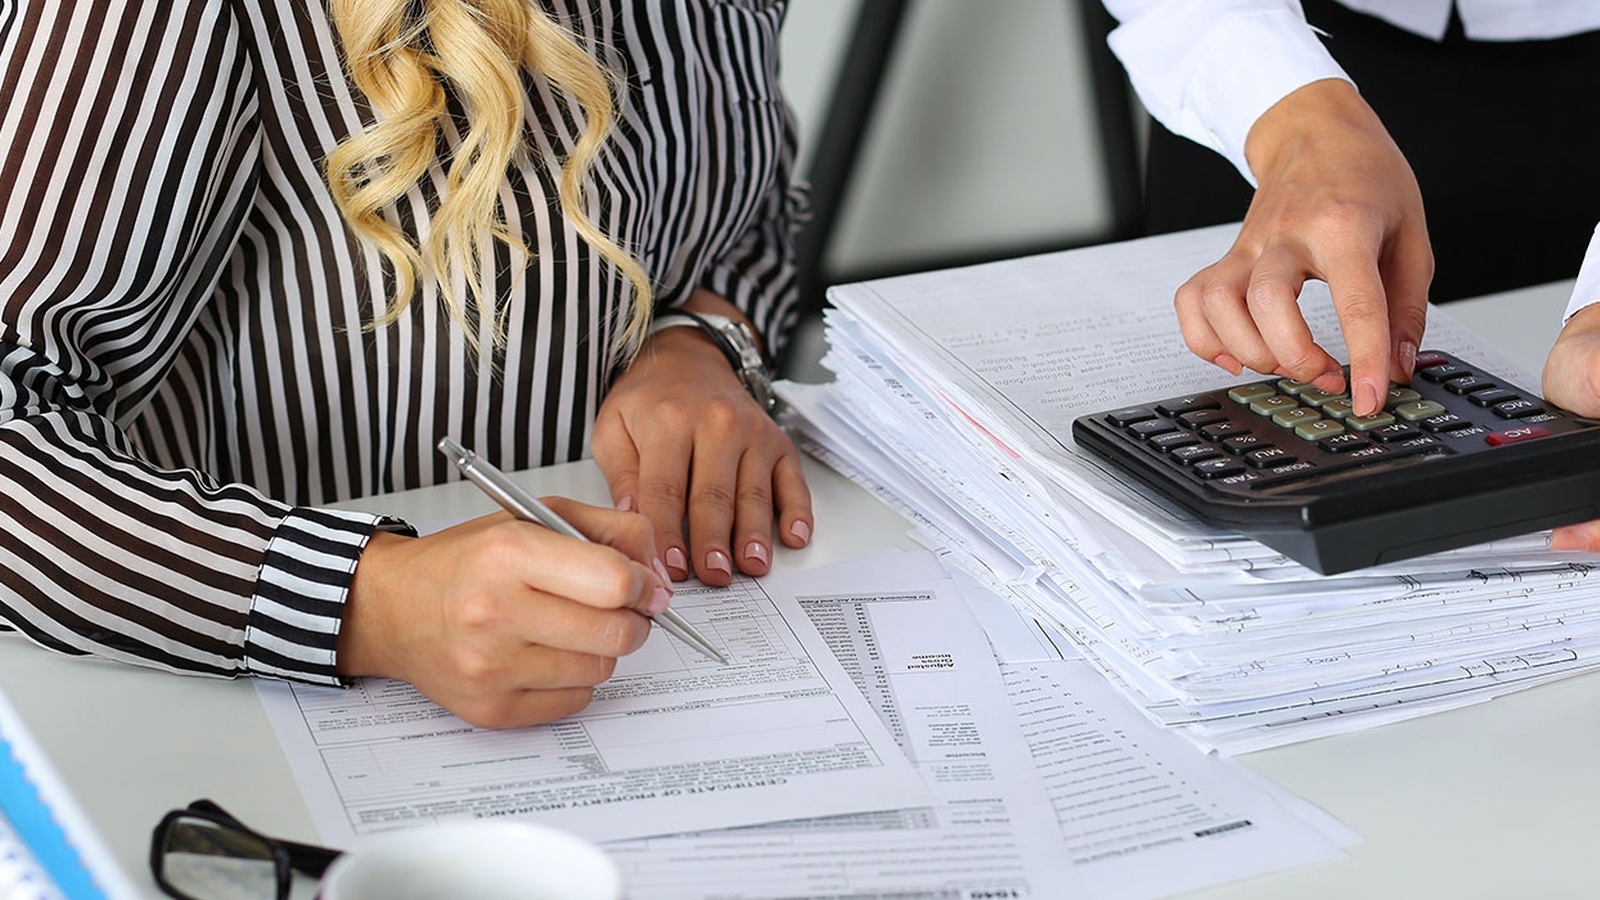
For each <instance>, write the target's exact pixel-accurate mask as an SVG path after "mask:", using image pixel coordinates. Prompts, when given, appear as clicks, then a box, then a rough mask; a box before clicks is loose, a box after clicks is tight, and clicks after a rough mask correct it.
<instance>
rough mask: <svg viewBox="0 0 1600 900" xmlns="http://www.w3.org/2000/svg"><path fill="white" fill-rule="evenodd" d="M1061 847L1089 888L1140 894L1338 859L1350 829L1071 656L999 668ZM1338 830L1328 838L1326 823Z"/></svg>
mask: <svg viewBox="0 0 1600 900" xmlns="http://www.w3.org/2000/svg"><path fill="white" fill-rule="evenodd" d="M1005 676H1006V685H1007V687H1008V688H1009V689H1010V691H1011V696H1012V699H1013V701H1014V702H1015V703H1016V706H1017V713H1018V715H1019V716H1020V718H1021V721H1022V726H1023V730H1024V733H1025V734H1026V736H1027V739H1028V743H1029V746H1030V747H1031V748H1032V749H1033V754H1034V762H1035V764H1036V765H1037V766H1038V768H1039V771H1040V773H1041V774H1042V775H1043V776H1044V778H1045V781H1046V783H1047V785H1048V790H1049V794H1050V799H1051V801H1052V802H1053V803H1054V804H1055V805H1056V812H1057V815H1058V816H1059V818H1060V822H1061V829H1062V833H1063V835H1064V836H1065V837H1066V840H1067V844H1068V848H1069V849H1068V852H1069V853H1070V855H1071V858H1072V861H1073V863H1074V864H1075V865H1076V866H1077V867H1078V872H1079V874H1080V875H1081V876H1082V877H1083V879H1084V881H1085V882H1087V883H1088V885H1089V888H1090V891H1091V892H1092V893H1093V894H1094V895H1095V896H1096V897H1103V898H1106V900H1117V898H1120V900H1140V898H1154V897H1163V896H1166V895H1168V894H1174V893H1178V892H1180V891H1190V890H1196V889H1198V888H1201V887H1208V886H1210V885H1214V884H1221V883H1223V882H1227V881H1233V880H1236V879H1239V878H1245V877H1249V876H1251V875H1259V874H1262V873H1265V872H1272V871H1277V870H1280V869H1286V868H1289V867H1291V866H1296V865H1303V864H1305V863H1311V862H1321V861H1324V860H1330V859H1340V858H1342V857H1343V856H1344V852H1343V851H1342V850H1340V849H1339V845H1340V844H1341V843H1343V844H1349V843H1354V842H1355V841H1357V840H1359V838H1358V837H1357V836H1356V835H1355V834H1354V833H1352V832H1349V831H1348V830H1346V829H1344V828H1343V826H1341V825H1339V824H1338V823H1337V822H1335V821H1334V820H1332V819H1331V818H1329V817H1327V816H1326V815H1325V814H1321V813H1316V814H1317V815H1319V816H1320V817H1321V818H1322V819H1323V821H1322V822H1319V823H1318V825H1319V826H1320V827H1314V826H1313V825H1311V824H1307V823H1306V822H1305V821H1302V820H1301V819H1300V818H1299V817H1298V816H1297V815H1296V814H1295V813H1293V812H1291V811H1290V810H1289V809H1287V808H1286V807H1285V806H1284V805H1283V804H1281V803H1280V802H1279V801H1278V800H1277V799H1276V798H1274V797H1273V796H1272V795H1271V794H1269V793H1267V792H1266V791H1263V790H1262V789H1260V788H1259V787H1258V786H1257V785H1258V782H1256V781H1254V780H1247V779H1245V778H1244V777H1241V776H1240V775H1239V774H1238V773H1237V772H1236V771H1234V767H1235V766H1237V765H1238V763H1234V762H1232V761H1230V760H1223V759H1219V758H1217V757H1213V756H1207V755H1204V754H1201V753H1197V752H1196V751H1195V750H1194V748H1193V747H1190V746H1189V745H1188V744H1187V743H1185V742H1184V741H1182V740H1181V739H1180V738H1179V737H1178V736H1177V735H1172V734H1166V733H1163V732H1162V730H1161V728H1160V727H1158V726H1156V725H1153V724H1151V723H1150V722H1149V721H1147V720H1146V719H1144V718H1143V716H1141V715H1140V714H1139V712H1138V710H1136V709H1134V708H1133V707H1132V706H1130V705H1129V704H1128V702H1127V701H1126V700H1125V699H1123V698H1121V697H1119V696H1117V695H1116V693H1115V691H1113V690H1112V689H1111V687H1110V686H1109V685H1108V684H1106V681H1105V679H1103V678H1101V677H1100V675H1099V673H1097V672H1095V671H1094V670H1093V669H1092V668H1090V667H1089V665H1088V664H1086V663H1084V662H1082V661H1081V660H1059V661H1054V662H1032V663H1018V664H1014V665H1009V666H1006V667H1005ZM1328 831H1332V832H1335V833H1337V834H1339V836H1340V838H1341V840H1339V841H1337V842H1336V841H1334V840H1331V839H1330V838H1329V837H1328V836H1327V834H1326V832H1328Z"/></svg>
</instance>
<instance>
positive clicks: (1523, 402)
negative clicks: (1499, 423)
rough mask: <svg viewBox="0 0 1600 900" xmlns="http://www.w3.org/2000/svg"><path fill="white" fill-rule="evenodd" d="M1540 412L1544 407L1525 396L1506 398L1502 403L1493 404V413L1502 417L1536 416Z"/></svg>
mask: <svg viewBox="0 0 1600 900" xmlns="http://www.w3.org/2000/svg"><path fill="white" fill-rule="evenodd" d="M1542 412H1544V407H1542V406H1540V405H1539V404H1537V403H1535V402H1533V401H1532V400H1529V399H1527V398H1526V397H1518V398H1517V399H1515V400H1507V401H1506V402H1504V403H1496V404H1495V405H1494V414H1495V415H1497V416H1499V417H1500V418H1502V419H1520V418H1522V417H1523V416H1536V415H1538V414H1539V413H1542Z"/></svg>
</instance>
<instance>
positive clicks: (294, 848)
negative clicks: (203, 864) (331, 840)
mask: <svg viewBox="0 0 1600 900" xmlns="http://www.w3.org/2000/svg"><path fill="white" fill-rule="evenodd" d="M180 819H201V820H204V821H207V822H211V823H212V824H215V825H220V826H222V827H225V828H230V829H233V830H234V831H237V832H239V833H241V834H245V835H248V836H249V837H252V838H255V839H256V840H258V841H260V842H261V843H263V844H265V845H266V846H267V847H268V848H270V849H271V850H272V866H273V872H274V875H275V876H276V878H277V894H276V896H275V897H274V900H289V888H290V887H291V884H292V873H293V872H304V873H305V874H307V875H310V876H312V877H313V878H320V877H322V873H323V872H326V871H327V870H328V866H330V865H332V863H333V861H334V860H336V859H338V858H339V857H341V856H343V855H344V852H343V851H342V850H334V849H332V848H330V847H318V846H316V845H315V844H301V843H298V842H295V841H286V840H282V839H280V838H275V837H269V836H267V835H264V834H262V833H261V832H259V831H256V830H255V829H253V828H250V827H248V826H247V825H245V824H244V823H243V822H240V821H239V820H238V819H236V818H234V817H233V816H232V815H231V814H230V813H229V812H228V811H227V810H225V809H223V808H222V807H220V806H218V805H217V804H216V803H214V802H212V801H210V800H196V801H194V802H193V803H191V804H189V805H188V806H187V807H185V808H183V809H175V810H172V811H171V812H169V813H167V814H166V815H164V816H162V817H161V821H160V822H159V823H157V825H156V827H155V830H154V831H152V832H151V834H150V874H151V875H153V876H154V877H155V880H156V885H157V886H159V887H160V888H161V890H162V892H163V893H165V894H166V895H167V896H169V897H177V898H179V900H207V898H205V897H195V896H192V895H190V894H186V893H184V892H182V891H180V890H178V889H177V888H175V887H173V886H172V885H171V884H170V883H169V882H168V881H167V874H166V865H165V861H166V845H167V831H168V830H169V829H170V828H171V827H172V824H173V823H174V822H177V821H178V820H180Z"/></svg>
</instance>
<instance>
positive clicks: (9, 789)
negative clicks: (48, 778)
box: [0, 728, 106, 900]
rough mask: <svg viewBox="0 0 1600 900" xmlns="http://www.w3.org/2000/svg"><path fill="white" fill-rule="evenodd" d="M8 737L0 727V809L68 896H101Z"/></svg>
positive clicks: (72, 899) (94, 899) (73, 899)
mask: <svg viewBox="0 0 1600 900" xmlns="http://www.w3.org/2000/svg"><path fill="white" fill-rule="evenodd" d="M11 739H12V735H11V734H9V733H7V731H6V730H5V729H3V728H0V748H3V752H0V810H3V811H4V813H5V817H6V819H7V821H9V822H10V823H11V827H12V829H13V830H15V831H16V832H17V836H18V837H20V838H21V839H22V842H23V844H25V845H27V848H28V850H29V851H30V852H31V853H32V854H33V857H34V860H35V861H36V862H37V863H38V864H39V866H40V868H42V869H44V870H45V872H46V873H47V874H48V875H49V876H50V877H51V878H52V879H54V880H55V883H56V887H57V888H58V889H59V890H60V891H61V893H62V894H63V895H64V896H66V897H67V898H68V900H104V898H105V896H106V895H105V893H104V892H103V891H101V889H100V887H99V886H98V885H97V884H95V881H94V877H93V876H92V875H91V874H90V872H89V870H88V868H87V867H86V866H85V865H84V861H83V858H82V857H81V856H80V855H79V854H78V851H77V849H76V848H74V847H73V845H72V842H71V841H70V840H68V839H67V835H66V832H65V831H63V830H62V828H61V825H60V823H59V822H57V821H56V817H55V816H54V815H53V814H52V813H51V811H50V807H49V806H48V805H46V804H45V802H44V799H43V798H42V797H40V796H39V789H38V786H37V785H36V784H35V782H34V779H33V778H31V777H30V776H29V771H28V765H27V763H26V762H25V761H24V760H22V759H19V758H18V754H17V748H15V747H14V746H13V745H12V743H11Z"/></svg>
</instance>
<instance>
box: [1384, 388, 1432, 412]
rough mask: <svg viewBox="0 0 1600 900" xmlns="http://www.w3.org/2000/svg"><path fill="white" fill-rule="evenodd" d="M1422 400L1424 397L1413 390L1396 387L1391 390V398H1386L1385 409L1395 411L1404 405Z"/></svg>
mask: <svg viewBox="0 0 1600 900" xmlns="http://www.w3.org/2000/svg"><path fill="white" fill-rule="evenodd" d="M1421 399H1422V395H1421V394H1419V393H1417V392H1416V391H1414V390H1412V389H1411V388H1408V387H1401V386H1399V385H1395V386H1393V387H1391V388H1389V396H1388V397H1385V398H1384V401H1383V408H1384V409H1394V408H1395V407H1396V406H1399V405H1400V404H1402V403H1412V402H1415V401H1417V400H1421Z"/></svg>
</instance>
